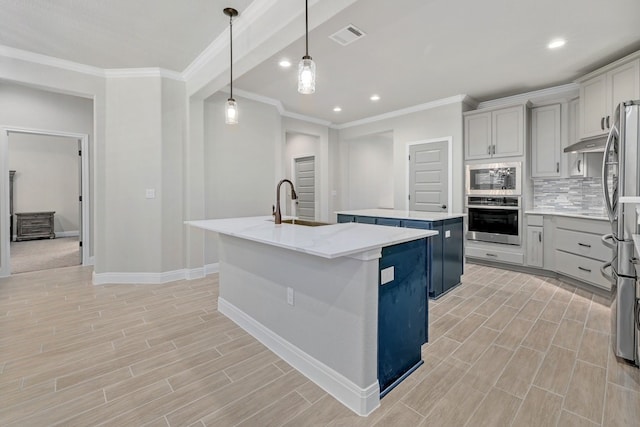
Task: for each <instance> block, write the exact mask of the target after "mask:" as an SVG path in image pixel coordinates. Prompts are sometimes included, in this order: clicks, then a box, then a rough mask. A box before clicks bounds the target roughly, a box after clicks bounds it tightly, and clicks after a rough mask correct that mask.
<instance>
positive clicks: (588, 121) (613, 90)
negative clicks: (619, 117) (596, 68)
mask: <svg viewBox="0 0 640 427" xmlns="http://www.w3.org/2000/svg"><path fill="white" fill-rule="evenodd" d="M638 98H640V59H635V60H633V61H631V62H628V63H626V64H623V65H620V66H618V67H616V68H613V69H611V70H609V71H607V72H603V73H601V74H597V75H595V76H594V77H591V78H588V79H587V80H584V81H581V82H580V138H590V137H595V136H600V135H605V134H607V133H608V132H609V129H610V128H611V126H613V112H614V110H615V108H616V106H617V105H618V104H619V103H620V102H622V101H628V100H631V99H638Z"/></svg>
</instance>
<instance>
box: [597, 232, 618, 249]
mask: <svg viewBox="0 0 640 427" xmlns="http://www.w3.org/2000/svg"><path fill="white" fill-rule="evenodd" d="M600 240H602V244H603V245H605V246H606V247H608V248H609V249H616V245H615V243H613V234H605V235H604V236H602V237H601V238H600Z"/></svg>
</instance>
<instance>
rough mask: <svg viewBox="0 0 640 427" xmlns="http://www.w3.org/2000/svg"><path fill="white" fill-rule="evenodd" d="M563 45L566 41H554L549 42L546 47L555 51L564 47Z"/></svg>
mask: <svg viewBox="0 0 640 427" xmlns="http://www.w3.org/2000/svg"><path fill="white" fill-rule="evenodd" d="M565 43H566V41H564V40H563V39H555V40H551V42H550V43H549V44H548V45H547V47H548V48H549V49H557V48H559V47H562V46H564V44H565Z"/></svg>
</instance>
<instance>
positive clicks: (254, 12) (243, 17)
mask: <svg viewBox="0 0 640 427" xmlns="http://www.w3.org/2000/svg"><path fill="white" fill-rule="evenodd" d="M277 2H278V0H262V1H253V2H251V4H250V5H249V7H247V9H245V10H244V11H242V13H240V14H238V17H237V18H235V19H234V20H233V27H234V29H235V30H236V31H234V32H235V33H236V37H238V36H240V34H242V33H243V32H244V31H246V30H247V29H248V28H251V26H252V25H253V23H254V22H256V21H257V20H258V19H259V18H260V17H261V16H262V15H263V14H264V13H265V11H267V10H268V9H269V8H270V7H272V6H274V5H275V4H276V3H277ZM228 45H229V34H228V32H222V33H221V34H220V35H219V36H218V37H216V38H215V39H214V40H213V41H212V42H211V44H209V46H207V47H206V48H205V49H204V50H203V51H202V52H201V53H200V55H198V56H197V57H196V59H194V60H193V61H192V62H191V64H189V65H188V66H187V68H185V69H184V71H183V72H182V77H183V78H184V80H185V81H186V80H190V79H191V78H192V77H193V76H194V75H195V74H197V73H198V72H199V71H200V70H201V69H202V68H203V67H205V66H206V65H207V64H208V63H209V62H211V61H213V60H215V59H216V57H217V56H218V55H220V54H221V53H222V51H224V50H226V48H227V46H228ZM234 62H235V61H234Z"/></svg>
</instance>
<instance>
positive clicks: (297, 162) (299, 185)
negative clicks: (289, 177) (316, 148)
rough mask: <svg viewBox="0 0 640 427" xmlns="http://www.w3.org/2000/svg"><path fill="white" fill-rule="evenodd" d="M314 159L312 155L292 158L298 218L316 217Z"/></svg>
mask: <svg viewBox="0 0 640 427" xmlns="http://www.w3.org/2000/svg"><path fill="white" fill-rule="evenodd" d="M315 164H316V159H315V157H314V156H307V157H299V158H296V159H294V175H293V182H294V184H295V187H296V193H297V194H298V200H296V216H297V217H298V218H300V219H307V220H314V219H316V202H315V200H316V172H315Z"/></svg>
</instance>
